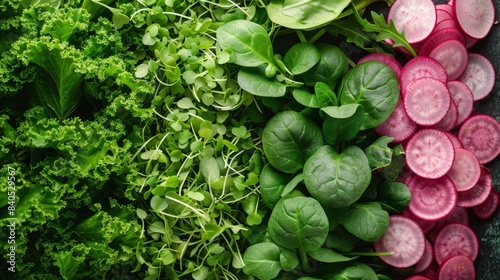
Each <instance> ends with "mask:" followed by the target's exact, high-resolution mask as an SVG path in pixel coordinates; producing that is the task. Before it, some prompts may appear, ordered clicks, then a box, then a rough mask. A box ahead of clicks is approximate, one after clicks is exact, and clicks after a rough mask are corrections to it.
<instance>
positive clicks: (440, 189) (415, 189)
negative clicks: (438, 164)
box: [408, 175, 457, 221]
mask: <svg viewBox="0 0 500 280" xmlns="http://www.w3.org/2000/svg"><path fill="white" fill-rule="evenodd" d="M408 189H409V190H410V192H411V201H410V204H409V205H408V209H409V210H410V211H411V212H412V213H413V214H414V215H415V216H417V217H418V218H420V219H423V220H432V221H435V220H438V219H441V218H443V217H445V216H447V215H448V214H450V213H451V211H452V210H453V209H454V208H455V205H456V203H457V190H456V189H455V186H454V185H453V182H452V181H451V179H450V178H449V177H448V176H446V175H445V176H442V177H440V178H437V179H426V178H422V177H419V176H415V177H413V178H412V179H411V180H410V182H408Z"/></svg>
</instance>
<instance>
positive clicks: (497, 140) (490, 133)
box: [457, 114, 500, 164]
mask: <svg viewBox="0 0 500 280" xmlns="http://www.w3.org/2000/svg"><path fill="white" fill-rule="evenodd" d="M457 136H458V139H459V140H460V142H462V145H463V146H464V148H465V149H467V150H469V151H471V152H473V153H474V154H475V155H476V157H477V158H478V160H479V163H481V164H486V163H488V162H490V161H492V160H493V159H495V158H496V157H497V156H498V154H500V123H499V122H498V121H497V120H496V119H495V118H494V117H491V116H489V115H485V114H477V115H473V116H470V117H469V118H468V119H466V120H465V121H464V122H463V123H462V125H461V126H460V128H459V130H458V134H457Z"/></svg>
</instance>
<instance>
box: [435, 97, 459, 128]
mask: <svg viewBox="0 0 500 280" xmlns="http://www.w3.org/2000/svg"><path fill="white" fill-rule="evenodd" d="M457 120H458V108H457V105H455V101H453V99H451V103H450V108H449V109H448V112H447V113H446V115H445V116H444V118H443V119H442V120H441V121H439V122H438V123H437V124H435V125H433V126H432V128H435V129H440V130H443V131H448V130H451V129H452V128H453V127H455V125H456V124H457Z"/></svg>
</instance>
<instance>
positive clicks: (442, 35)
mask: <svg viewBox="0 0 500 280" xmlns="http://www.w3.org/2000/svg"><path fill="white" fill-rule="evenodd" d="M447 40H458V41H459V42H461V43H462V44H465V42H466V40H465V36H464V34H462V32H460V30H458V29H457V28H453V27H451V28H444V29H441V30H438V31H434V32H433V33H432V35H431V36H429V38H427V40H425V42H424V43H423V44H422V47H421V48H420V50H419V52H418V55H424V56H428V55H429V53H430V52H431V51H432V50H433V49H434V48H435V47H436V46H438V45H439V44H441V43H442V42H444V41H447Z"/></svg>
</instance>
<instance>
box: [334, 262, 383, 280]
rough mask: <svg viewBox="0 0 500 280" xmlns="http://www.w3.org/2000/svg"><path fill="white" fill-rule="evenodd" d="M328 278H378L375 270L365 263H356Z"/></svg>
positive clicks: (365, 279) (341, 279) (340, 279)
mask: <svg viewBox="0 0 500 280" xmlns="http://www.w3.org/2000/svg"><path fill="white" fill-rule="evenodd" d="M326 279H327V280H345V279H349V280H378V277H377V274H375V271H373V269H372V268H371V267H369V266H368V265H366V264H364V263H354V264H352V265H349V266H346V267H345V268H344V269H342V270H340V271H339V272H337V273H335V274H333V275H331V276H329V277H327V278H326Z"/></svg>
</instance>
